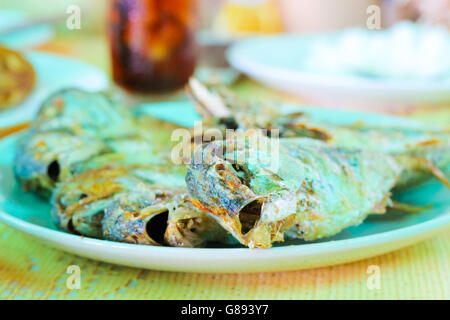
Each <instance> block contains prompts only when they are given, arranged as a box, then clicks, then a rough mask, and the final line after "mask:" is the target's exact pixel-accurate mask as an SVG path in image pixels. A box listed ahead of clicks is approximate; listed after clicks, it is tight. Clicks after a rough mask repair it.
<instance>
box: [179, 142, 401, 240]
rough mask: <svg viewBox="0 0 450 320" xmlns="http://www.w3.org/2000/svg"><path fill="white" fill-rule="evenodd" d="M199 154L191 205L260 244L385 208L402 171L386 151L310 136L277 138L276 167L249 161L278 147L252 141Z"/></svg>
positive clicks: (337, 227) (313, 233) (313, 235)
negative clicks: (349, 146)
mask: <svg viewBox="0 0 450 320" xmlns="http://www.w3.org/2000/svg"><path fill="white" fill-rule="evenodd" d="M261 139H263V138H261ZM266 139H267V138H266ZM227 144H228V145H227ZM224 149H225V150H226V151H224ZM196 152H200V153H202V157H201V158H202V160H203V161H202V163H192V164H191V166H190V168H189V170H188V173H187V176H186V182H187V186H188V190H189V194H190V196H191V197H192V198H193V199H195V200H196V201H194V202H193V203H194V204H195V205H196V207H197V208H199V209H200V210H203V211H205V212H209V213H210V214H212V215H213V216H215V217H216V219H217V221H218V222H219V223H220V224H221V225H222V226H223V227H224V228H225V229H226V230H228V231H229V232H231V233H232V234H233V235H234V237H235V238H236V239H238V240H239V241H240V242H241V243H242V244H244V245H247V246H249V247H259V248H267V247H270V246H271V244H272V243H273V242H275V241H282V240H283V235H284V233H285V232H287V231H288V230H289V232H290V234H291V235H292V234H295V235H296V237H298V238H302V239H305V240H315V239H319V238H323V237H328V236H331V235H334V234H336V233H338V232H339V231H341V230H343V229H344V228H347V227H349V226H352V225H358V224H359V223H361V222H362V221H363V220H364V219H365V217H366V216H367V215H368V214H369V213H374V212H380V213H382V212H384V210H385V207H386V205H388V204H389V201H390V200H389V196H390V190H391V189H392V188H393V187H394V186H395V184H396V182H397V181H398V179H399V177H400V174H401V172H402V170H403V166H402V164H401V163H400V162H399V161H397V160H396V159H395V157H392V156H390V155H387V154H385V153H376V152H370V151H358V150H354V151H349V150H345V149H339V148H334V147H330V146H328V145H326V144H324V143H322V142H320V141H315V140H311V139H306V138H303V139H298V140H297V141H286V140H280V146H279V165H278V167H277V170H274V169H273V168H270V167H268V166H267V165H265V164H264V162H262V163H261V162H255V161H252V159H256V158H258V159H265V158H270V157H272V156H273V155H274V153H273V152H275V151H273V150H272V151H267V150H261V149H260V148H258V147H256V146H255V145H254V144H253V145H251V144H248V143H247V142H246V143H243V144H239V143H236V142H229V141H217V142H212V143H210V144H208V145H206V147H205V146H203V148H198V149H197V150H196ZM221 152H224V154H223V155H222V154H221ZM239 153H245V154H247V155H248V157H247V158H245V162H244V163H239V164H235V163H233V160H231V161H230V159H238V158H239ZM197 159H199V158H197Z"/></svg>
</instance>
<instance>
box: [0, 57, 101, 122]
mask: <svg viewBox="0 0 450 320" xmlns="http://www.w3.org/2000/svg"><path fill="white" fill-rule="evenodd" d="M25 58H26V59H27V60H28V61H29V62H30V63H31V64H32V65H33V67H34V70H35V72H36V84H35V88H34V89H33V92H32V93H31V94H30V96H29V97H28V98H27V99H26V100H25V101H24V102H23V103H21V104H20V105H18V106H15V107H13V108H11V109H7V110H5V111H2V112H0V128H2V127H6V126H11V125H14V124H18V123H21V122H24V121H29V120H30V119H31V118H32V117H33V116H34V114H35V112H36V111H37V109H38V108H39V106H40V105H41V103H42V101H43V100H44V99H45V98H46V97H47V96H49V95H50V94H51V93H52V92H54V91H56V90H59V89H62V88H71V87H73V88H80V89H84V90H88V91H99V90H105V89H106V88H107V87H108V85H109V79H108V76H107V75H106V73H105V72H103V71H102V70H100V69H98V68H97V67H94V66H91V65H89V64H87V63H84V62H81V61H78V60H75V59H71V58H68V57H64V56H61V55H56V54H52V53H44V52H37V51H29V52H26V53H25Z"/></svg>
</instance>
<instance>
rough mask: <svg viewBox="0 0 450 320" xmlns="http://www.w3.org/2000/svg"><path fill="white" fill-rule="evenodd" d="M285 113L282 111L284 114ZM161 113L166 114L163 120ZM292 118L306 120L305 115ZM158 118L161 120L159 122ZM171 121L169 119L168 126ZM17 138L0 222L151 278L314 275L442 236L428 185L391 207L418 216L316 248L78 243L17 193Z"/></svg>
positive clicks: (341, 118) (443, 221) (164, 106)
mask: <svg viewBox="0 0 450 320" xmlns="http://www.w3.org/2000/svg"><path fill="white" fill-rule="evenodd" d="M143 108H144V109H145V110H143V111H144V112H146V113H150V114H155V115H159V116H161V115H163V116H162V117H163V118H166V120H177V119H178V120H180V119H181V120H183V119H191V120H192V121H194V120H195V119H196V117H198V115H196V114H195V112H194V111H193V109H192V106H191V105H190V104H189V103H186V102H166V103H156V104H149V105H145V106H144V107H143ZM292 108H293V106H290V108H289V109H291V110H290V111H292ZM169 110H172V112H170V111H169ZM297 110H299V111H305V112H312V110H313V109H312V108H301V109H297ZM164 111H165V114H164ZM313 113H314V114H312V116H314V117H319V118H320V117H324V116H326V117H328V118H330V119H333V120H334V121H335V122H347V123H348V121H349V119H351V121H364V122H366V123H368V124H371V123H374V122H376V123H382V122H383V123H401V124H402V125H403V126H405V127H411V126H414V125H415V124H416V122H414V121H411V120H408V119H406V118H400V117H392V116H384V115H372V114H370V113H353V112H339V111H329V110H320V109H315V110H314V112H313ZM174 114H176V119H175V118H174ZM17 138H18V135H14V136H11V137H8V138H6V139H3V140H1V141H0V154H2V157H1V158H0V180H1V183H0V221H3V222H4V223H6V224H8V225H10V226H12V227H13V228H16V229H18V230H20V231H22V232H25V233H27V234H30V235H32V236H34V237H36V238H38V239H39V240H41V241H44V242H45V243H47V244H49V245H51V246H53V247H55V248H59V249H62V250H64V251H67V252H71V253H74V254H77V255H80V256H84V257H88V258H91V259H95V260H101V261H105V262H110V263H115V264H120V265H126V266H131V267H140V268H147V269H155V270H167V271H184V272H260V271H283V270H295V269H303V268H313V267H321V266H327V265H334V264H338V263H345V262H350V261H355V260H359V259H364V258H368V257H371V256H375V255H379V254H383V253H386V252H389V251H392V250H396V249H399V248H402V247H405V246H407V245H410V244H413V243H415V242H418V241H421V240H423V239H426V238H428V237H430V236H432V235H435V234H437V233H438V232H440V231H444V230H449V228H450V191H449V190H448V189H446V188H445V187H443V186H442V185H441V184H440V183H438V182H436V181H430V182H429V183H427V184H424V185H422V186H420V187H418V188H415V189H411V190H408V191H405V192H403V193H401V194H398V195H397V196H396V199H398V200H399V201H403V202H406V203H411V204H417V205H426V204H430V203H431V204H433V208H432V209H429V210H427V211H424V212H421V213H419V214H405V213H399V212H392V213H389V214H386V215H380V216H373V217H369V218H368V219H367V220H366V221H365V222H364V223H363V224H361V225H359V226H357V227H350V228H348V229H346V230H344V231H342V232H341V233H339V234H338V235H336V236H334V237H332V238H329V239H324V240H321V241H317V242H309V243H307V242H303V241H292V242H289V243H284V244H282V245H279V246H277V247H274V248H271V249H266V250H263V249H256V250H250V249H247V248H205V249H197V248H196V249H189V248H171V247H152V246H144V245H133V244H125V243H118V242H111V241H105V240H96V239H91V238H87V237H79V236H76V235H72V234H68V233H66V232H63V231H59V230H57V229H56V228H55V226H54V225H53V223H52V220H51V217H50V206H49V204H48V203H47V202H45V201H43V200H41V199H40V198H38V197H36V196H34V195H33V194H30V193H24V192H23V191H22V190H20V188H19V187H18V186H17V184H16V182H15V179H14V177H13V172H12V162H13V156H14V149H15V144H16V140H17Z"/></svg>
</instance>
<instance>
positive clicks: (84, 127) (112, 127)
mask: <svg viewBox="0 0 450 320" xmlns="http://www.w3.org/2000/svg"><path fill="white" fill-rule="evenodd" d="M32 128H34V129H35V130H36V131H49V130H61V129H63V130H67V131H69V132H71V133H73V134H89V135H92V136H95V137H96V138H99V139H113V138H122V137H127V136H133V135H136V133H137V131H138V129H137V124H136V119H135V118H134V117H133V114H132V113H131V111H130V110H128V109H127V108H125V107H122V106H121V105H120V104H119V103H117V102H116V101H114V100H113V99H112V98H111V97H109V96H107V95H106V94H104V93H101V92H87V91H83V90H80V89H75V88H68V89H62V90H59V91H57V92H55V93H54V94H52V95H51V96H49V97H48V98H47V99H46V100H45V101H44V102H43V103H42V105H41V107H40V108H39V111H38V113H37V115H36V118H35V120H34V121H33V124H32Z"/></svg>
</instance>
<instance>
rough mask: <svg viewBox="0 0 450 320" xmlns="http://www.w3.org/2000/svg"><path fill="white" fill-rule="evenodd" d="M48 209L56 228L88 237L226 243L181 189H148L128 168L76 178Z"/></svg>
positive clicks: (60, 190) (148, 242)
mask: <svg viewBox="0 0 450 320" xmlns="http://www.w3.org/2000/svg"><path fill="white" fill-rule="evenodd" d="M138 174H139V173H138ZM51 204H52V217H53V220H54V222H55V224H56V225H57V226H58V227H59V228H61V229H64V230H66V231H69V232H73V233H78V234H82V235H85V236H89V237H95V238H102V239H107V240H112V241H119V242H128V243H138V244H146V245H170V246H182V247H201V246H205V245H206V243H207V242H209V241H220V242H224V241H226V240H227V234H226V232H225V231H224V230H223V229H222V228H221V227H220V226H219V225H218V224H217V223H216V221H215V220H214V219H212V218H211V217H208V216H207V215H205V214H204V213H203V212H200V211H199V210H197V209H196V208H195V207H193V206H192V205H191V204H190V202H189V200H188V199H187V190H186V189H185V187H178V188H176V189H175V188H174V187H172V188H170V187H167V186H165V185H155V184H152V182H149V181H145V180H142V179H141V178H139V175H135V173H134V171H133V170H130V168H127V167H105V168H101V169H92V170H88V171H85V172H83V173H80V174H79V175H77V176H74V177H73V178H72V179H69V180H68V181H65V182H63V183H60V184H59V185H58V187H57V188H56V189H55V191H54V193H53V196H52V200H51ZM154 221H156V222H155V223H153V222H154Z"/></svg>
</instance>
